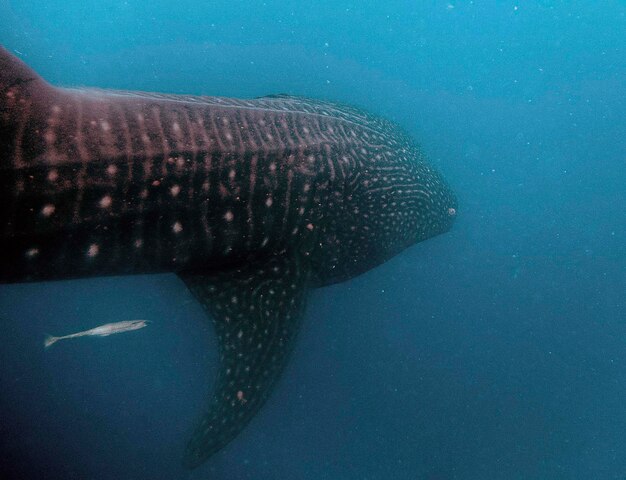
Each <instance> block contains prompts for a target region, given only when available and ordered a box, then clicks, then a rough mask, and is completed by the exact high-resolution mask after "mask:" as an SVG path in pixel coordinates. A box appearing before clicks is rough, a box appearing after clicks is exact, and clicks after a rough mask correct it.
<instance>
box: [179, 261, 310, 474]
mask: <svg viewBox="0 0 626 480" xmlns="http://www.w3.org/2000/svg"><path fill="white" fill-rule="evenodd" d="M179 276H180V278H181V279H182V280H183V281H184V282H185V284H186V285H187V287H188V288H189V289H190V291H191V292H192V293H193V295H194V296H195V297H196V299H197V300H198V301H199V302H200V303H201V304H202V306H203V307H204V309H205V310H206V311H207V313H208V314H209V315H210V316H211V318H212V319H213V322H214V325H215V329H216V332H217V336H218V342H219V350H220V367H219V371H218V375H217V380H216V385H215V388H214V391H213V394H212V396H211V399H210V401H209V406H208V410H207V412H206V413H205V414H204V415H203V416H202V419H201V421H200V423H199V425H198V426H197V427H196V429H195V431H194V433H193V434H192V437H191V439H190V441H189V443H188V444H187V447H186V451H185V455H184V464H185V466H187V467H188V468H195V467H197V466H198V465H200V464H201V463H202V462H203V461H204V460H206V459H207V458H208V457H210V456H211V455H213V454H214V453H216V452H217V451H218V450H220V449H221V448H222V447H224V446H225V445H226V444H227V443H229V442H230V441H231V440H232V439H233V438H234V437H235V436H236V435H237V434H238V433H239V432H240V431H241V430H243V428H244V427H245V426H246V425H247V424H248V422H249V421H250V420H251V419H252V417H254V415H255V414H256V413H257V411H258V410H259V409H260V408H261V406H262V405H263V404H264V403H265V401H266V400H267V398H268V397H269V395H270V394H271V392H272V390H273V387H274V386H275V384H276V382H277V380H278V379H279V377H280V375H281V373H282V371H283V369H284V366H285V365H286V363H287V358H288V356H289V353H290V352H291V350H292V348H293V344H294V340H295V337H296V335H297V332H298V329H299V325H300V317H301V314H302V311H303V309H304V304H305V300H306V296H307V295H306V294H307V284H308V272H307V270H306V269H305V268H304V265H303V262H302V260H301V259H299V258H298V257H297V256H296V255H292V256H290V255H288V254H285V255H282V256H272V257H269V258H266V259H263V260H259V261H255V262H254V263H251V264H248V265H246V266H243V267H240V268H237V269H233V270H226V271H220V272H216V273H214V274H196V273H181V274H179Z"/></svg>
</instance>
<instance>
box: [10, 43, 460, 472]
mask: <svg viewBox="0 0 626 480" xmlns="http://www.w3.org/2000/svg"><path fill="white" fill-rule="evenodd" d="M456 211H457V202H456V199H455V196H454V194H453V193H452V191H451V190H450V188H449V187H448V186H447V184H446V182H445V181H444V180H443V178H442V176H441V175H440V174H439V173H438V172H437V171H436V170H435V169H434V168H433V167H432V166H431V165H429V164H428V162H427V160H426V159H425V158H424V156H423V154H422V153H421V152H420V150H419V148H418V146H417V145H416V144H415V142H414V141H413V140H412V139H411V138H410V137H409V136H408V135H406V134H405V133H404V132H403V131H402V130H401V129H400V128H399V127H398V126H396V125H394V124H393V123H391V122H389V121H387V120H384V119H381V118H378V117H376V116H373V115H370V114H369V113H367V112H364V111H362V110H359V109H356V108H353V107H350V106H346V105H342V104H338V103H332V102H327V101H322V100H314V99H309V98H303V97H295V96H289V95H270V96H266V97H261V98H256V99H248V100H244V99H233V98H224V97H206V96H204V97H203V96H188V95H168V94H162V93H146V92H128V91H111V90H100V89H73V88H59V87H54V86H52V85H50V84H48V83H47V82H46V81H45V80H43V79H42V78H41V77H40V76H39V75H37V74H36V73H35V72H34V71H33V70H31V69H30V68H29V67H28V66H27V65H25V64H24V63H23V62H22V61H21V60H20V59H18V58H17V57H15V56H14V55H12V54H11V53H9V52H8V51H7V50H6V49H4V48H2V47H0V282H1V283H12V282H28V281H46V280H58V279H67V278H81V277H90V276H101V275H130V274H145V273H157V272H174V273H176V274H177V275H178V276H179V277H180V278H181V279H182V280H183V281H184V282H185V284H186V285H187V286H188V288H189V289H190V291H191V292H192V293H193V295H194V296H195V298H196V299H197V300H198V301H199V302H200V303H201V304H202V306H203V307H204V309H205V310H206V311H207V313H208V314H209V316H210V318H211V319H212V321H213V323H214V326H215V329H216V332H217V336H218V340H219V350H220V368H219V372H218V376H217V381H216V385H215V388H214V390H213V393H212V395H211V397H210V399H209V401H208V405H207V408H206V412H205V413H204V414H203V415H202V417H201V419H200V421H199V423H198V425H197V427H196V429H195V432H194V433H193V435H192V437H191V440H190V441H189V443H188V444H187V447H186V450H185V455H184V461H185V464H186V465H187V466H188V467H190V468H191V467H195V466H198V465H200V464H201V463H202V462H203V461H204V460H206V459H207V458H208V457H210V456H211V455H213V454H214V453H215V452H217V451H218V450H220V449H221V448H222V447H224V446H225V445H226V444H227V443H229V442H230V441H231V440H232V439H233V438H234V437H235V436H236V435H237V434H238V433H239V432H240V431H241V430H242V429H243V428H244V427H245V426H246V425H247V424H248V422H249V421H250V420H251V419H252V418H253V416H254V415H255V414H256V413H257V412H258V410H259V408H260V407H261V406H262V405H263V403H264V402H265V401H266V400H267V398H268V396H269V395H270V393H271V391H272V389H273V388H274V386H275V384H276V382H277V380H278V378H279V377H280V375H281V372H282V370H283V368H284V366H285V363H286V361H287V359H288V356H289V353H290V352H291V350H292V348H293V344H294V340H295V337H296V334H297V331H298V329H299V327H300V318H301V316H302V311H303V309H304V305H305V302H306V298H307V293H308V291H309V290H310V289H311V288H316V287H321V286H324V285H329V284H332V283H335V282H340V281H344V280H347V279H350V278H353V277H355V276H357V275H359V274H361V273H363V272H365V271H368V270H370V269H371V268H374V267H376V266H377V265H380V264H381V263H383V262H385V261H386V260H387V259H389V258H391V257H392V256H394V255H396V254H398V253H400V252H401V251H402V250H404V249H405V248H407V247H409V246H411V245H413V244H415V243H417V242H420V241H423V240H425V239H427V238H430V237H432V236H434V235H438V234H441V233H444V232H446V231H448V230H449V229H450V228H451V226H452V223H453V221H454V218H455V216H456Z"/></svg>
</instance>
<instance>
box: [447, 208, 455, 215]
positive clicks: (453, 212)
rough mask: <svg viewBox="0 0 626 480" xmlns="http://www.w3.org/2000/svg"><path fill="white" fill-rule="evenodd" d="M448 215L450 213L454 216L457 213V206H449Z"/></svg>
mask: <svg viewBox="0 0 626 480" xmlns="http://www.w3.org/2000/svg"><path fill="white" fill-rule="evenodd" d="M448 215H450V216H451V217H454V216H455V215H456V208H454V207H450V208H448Z"/></svg>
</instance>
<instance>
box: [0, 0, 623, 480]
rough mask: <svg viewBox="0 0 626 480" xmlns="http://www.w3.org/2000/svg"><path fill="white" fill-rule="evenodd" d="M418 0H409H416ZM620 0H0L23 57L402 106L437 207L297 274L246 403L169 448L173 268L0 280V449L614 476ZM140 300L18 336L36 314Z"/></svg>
mask: <svg viewBox="0 0 626 480" xmlns="http://www.w3.org/2000/svg"><path fill="white" fill-rule="evenodd" d="M416 4H420V5H421V6H416ZM625 12H626V6H625V4H624V2H623V1H617V0H614V1H592V0H587V1H582V0H581V1H574V0H573V1H552V2H551V1H528V2H510V1H489V0H486V1H474V2H471V1H465V2H445V1H441V2H440V1H428V2H416V1H403V0H389V1H386V2H380V1H373V0H370V1H358V2H357V1H341V0H340V1H329V0H324V1H320V2H303V1H287V0H283V1H277V2H271V1H266V2H261V1H253V0H247V1H241V2H239V1H233V0H229V1H225V0H222V1H216V2H203V1H200V0H179V1H176V2H166V1H156V2H155V1H153V2H142V1H139V0H133V1H127V2H111V1H106V0H98V1H94V0H87V1H85V0H80V1H79V0H69V1H68V0H64V1H60V0H40V1H32V0H30V1H27V0H22V1H13V0H9V1H7V0H0V43H2V44H4V45H5V46H6V47H7V48H9V49H11V50H13V51H16V52H19V54H20V56H21V58H23V59H24V60H25V61H26V62H27V63H29V64H30V65H31V66H32V67H33V68H35V69H36V70H37V71H38V72H40V73H41V74H42V75H43V76H44V77H45V78H46V79H48V80H49V81H51V82H53V83H56V84H60V85H67V86H74V85H89V86H98V87H111V88H122V89H140V90H155V91H163V92H175V93H183V92H184V93H194V94H207V95H225V96H255V95H263V94H267V93H293V94H300V95H308V96H314V97H321V98H327V99H334V100H340V101H343V102H349V103H354V104H356V105H359V106H362V107H365V108H367V109H369V110H371V111H372V112H375V113H378V114H382V115H385V116H387V117H389V118H392V119H394V120H396V121H397V122H399V123H400V124H401V125H403V126H404V127H405V128H406V129H408V130H409V131H410V132H411V133H412V134H414V135H415V137H416V138H417V139H418V140H419V142H420V143H421V144H422V145H423V147H424V150H425V151H426V153H427V154H428V156H429V157H430V158H431V160H432V161H433V163H434V164H436V165H437V166H438V168H440V169H441V170H442V171H443V172H444V174H445V176H446V177H447V179H448V180H449V182H450V183H451V184H452V185H453V187H454V189H455V190H456V191H457V193H458V196H459V199H460V208H459V218H458V221H457V223H456V225H455V227H454V229H453V230H452V231H451V232H450V233H448V234H446V235H444V236H441V237H438V238H435V239H433V240H430V241H428V242H426V243H423V244H420V245H417V246H415V247H413V248H412V249H410V250H409V251H407V252H405V253H403V254H402V255H400V256H399V257H397V258H395V259H394V260H393V261H391V262H388V263H387V264H385V265H384V266H382V267H381V268H378V269H377V270H375V271H372V272H370V273H368V274H366V275H364V276H362V277H359V278H358V279H355V280H353V281H350V282H347V283H344V284H341V285H337V286H334V287H331V288H325V289H321V290H317V291H315V292H314V293H313V295H312V297H311V301H310V304H309V308H308V311H307V314H306V318H305V320H304V324H303V330H302V332H301V335H300V337H299V341H298V345H297V347H296V349H295V351H294V354H293V359H292V362H291V364H290V365H289V367H288V368H287V371H286V374H285V377H284V379H283V381H282V382H281V384H280V385H279V387H278V389H277V391H276V392H275V394H274V395H273V397H272V398H271V400H270V401H269V403H268V404H267V406H266V408H264V410H263V411H262V412H261V414H260V415H259V416H258V417H257V418H256V419H255V420H254V421H253V422H252V424H251V425H250V426H249V428H248V429H247V430H246V431H245V432H244V433H243V434H242V435H241V436H239V437H238V438H237V439H236V440H235V441H234V442H233V443H232V444H231V445H230V446H229V447H228V448H226V449H225V450H224V451H223V452H221V453H219V454H218V455H216V456H215V457H213V458H212V459H210V460H209V461H208V462H207V463H206V464H205V465H203V466H202V467H201V468H200V469H198V470H196V471H194V472H192V473H188V472H186V471H184V470H183V469H182V468H181V466H180V457H181V453H182V449H183V446H184V443H185V441H186V438H187V437H188V435H189V433H190V431H191V428H192V426H193V423H194V421H195V419H196V417H197V415H198V414H199V412H200V411H201V409H202V406H203V404H204V402H206V397H207V395H208V393H209V392H210V389H211V382H212V378H213V376H214V374H215V366H216V360H217V358H216V353H215V351H216V342H215V338H214V334H213V331H212V328H211V326H210V324H209V323H208V322H207V321H206V319H205V318H204V315H203V313H202V311H201V309H200V307H199V306H198V305H197V304H196V303H195V302H194V300H193V298H192V297H191V295H190V294H189V293H188V292H187V290H186V289H185V288H184V286H183V284H182V282H180V281H179V280H178V279H177V278H176V277H174V276H168V275H165V276H151V277H136V278H107V279H93V280H88V281H73V282H58V283H48V284H30V285H8V286H7V285H5V286H2V287H0V317H1V321H0V336H1V337H0V338H1V339H2V346H1V348H0V361H1V363H0V392H1V394H0V415H1V418H0V463H1V464H2V468H3V469H4V470H3V471H5V472H8V471H9V469H13V472H14V473H13V475H14V476H15V478H24V479H31V478H33V479H43V478H51V479H57V478H64V479H74V478H76V479H79V478H80V479H86V478H90V479H96V480H101V479H107V480H108V479H111V480H112V479H131V478H132V479H161V478H162V479H173V478H181V479H185V478H189V479H205V478H211V479H217V480H222V479H228V480H231V479H234V480H237V479H254V480H264V479H268V480H271V479H286V478H289V479H316V480H318V479H348V480H350V479H359V480H365V479H367V480H377V479H425V480H435V479H436V480H448V479H463V480H465V479H477V480H478V479H485V478H489V479H531V478H532V479H535V478H536V479H548V478H549V479H589V478H593V479H623V478H626V436H625V435H624V432H625V431H626V100H625V98H626V95H625V92H626V90H625V86H626V82H625V78H626V48H625V46H626V35H625V34H624V32H625V31H626V18H625ZM135 318H145V319H148V320H151V321H152V323H151V324H150V326H149V327H148V328H146V329H144V330H141V331H139V332H134V333H129V334H125V335H119V336H113V337H108V338H104V339H81V340H76V341H73V342H70V341H68V342H65V343H61V344H59V345H55V346H54V347H52V349H50V350H49V351H47V352H44V351H43V348H42V341H43V335H44V333H45V332H49V333H53V334H64V333H70V332H74V331H78V330H83V329H86V328H91V327H93V326H96V325H99V324H101V323H106V322H110V321H120V320H127V319H135Z"/></svg>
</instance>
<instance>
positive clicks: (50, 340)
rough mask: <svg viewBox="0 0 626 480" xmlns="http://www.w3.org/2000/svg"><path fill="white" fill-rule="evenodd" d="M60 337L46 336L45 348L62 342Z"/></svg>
mask: <svg viewBox="0 0 626 480" xmlns="http://www.w3.org/2000/svg"><path fill="white" fill-rule="evenodd" d="M60 339H61V338H60V337H53V336H52V335H46V339H45V340H44V341H43V347H44V348H49V347H50V346H51V345H52V344H53V343H56V342H58V341H59V340H60Z"/></svg>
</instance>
